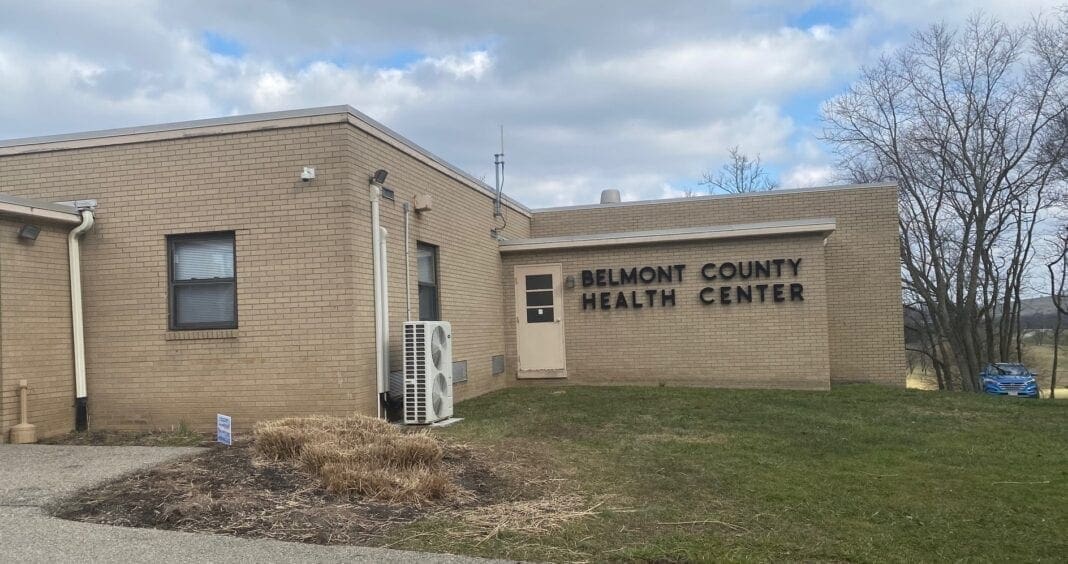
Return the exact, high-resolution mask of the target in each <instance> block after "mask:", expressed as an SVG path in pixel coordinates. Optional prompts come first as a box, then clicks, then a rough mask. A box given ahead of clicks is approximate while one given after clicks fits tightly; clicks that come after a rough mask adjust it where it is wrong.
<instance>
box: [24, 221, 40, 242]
mask: <svg viewBox="0 0 1068 564" xmlns="http://www.w3.org/2000/svg"><path fill="white" fill-rule="evenodd" d="M40 234H41V228H40V227H37V226H36V225H30V224H28V223H27V224H26V225H23V226H22V227H19V239H23V240H25V241H36V240H37V236H38V235H40Z"/></svg>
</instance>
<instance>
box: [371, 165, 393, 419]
mask: <svg viewBox="0 0 1068 564" xmlns="http://www.w3.org/2000/svg"><path fill="white" fill-rule="evenodd" d="M381 196H382V187H381V186H380V185H378V184H376V183H375V182H374V181H372V182H371V262H372V264H371V269H372V271H373V273H374V294H375V373H376V376H377V377H378V397H377V398H376V402H377V404H378V417H379V419H382V418H383V415H384V414H383V412H382V401H383V398H384V394H385V393H386V390H387V388H388V384H387V382H388V379H389V374H388V373H386V363H387V361H388V357H386V355H384V354H383V351H388V349H387V348H386V347H387V346H388V345H387V344H386V334H385V327H386V312H385V308H386V301H385V296H384V293H385V288H384V284H383V283H382V281H383V277H382V262H383V261H382V225H381V220H380V217H379V201H380V199H381Z"/></svg>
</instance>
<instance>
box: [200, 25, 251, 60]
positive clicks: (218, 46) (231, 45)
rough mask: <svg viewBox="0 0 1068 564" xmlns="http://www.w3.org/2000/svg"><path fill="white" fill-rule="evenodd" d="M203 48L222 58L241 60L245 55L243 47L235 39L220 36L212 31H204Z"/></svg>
mask: <svg viewBox="0 0 1068 564" xmlns="http://www.w3.org/2000/svg"><path fill="white" fill-rule="evenodd" d="M202 35H203V40H204V46H205V47H207V48H208V51H211V52H212V53H215V54H216V55H222V56H224V57H233V58H235V59H239V58H241V57H242V56H243V55H244V54H245V46H244V45H242V44H241V43H240V42H238V41H237V40H236V39H232V38H230V37H226V36H225V35H220V34H218V33H215V32H214V31H205V32H204V33H203V34H202Z"/></svg>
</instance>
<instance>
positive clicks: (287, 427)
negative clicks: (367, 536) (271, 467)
mask: <svg viewBox="0 0 1068 564" xmlns="http://www.w3.org/2000/svg"><path fill="white" fill-rule="evenodd" d="M253 441H254V442H253V445H254V448H255V450H256V452H257V453H258V454H259V455H260V456H263V457H265V458H268V459H270V460H276V461H288V462H291V463H294V464H297V465H299V466H300V467H302V468H304V469H305V470H306V471H308V472H309V473H311V474H313V475H315V476H316V477H317V478H319V479H320V480H321V481H322V482H323V485H324V486H325V487H326V489H327V490H329V491H331V492H333V493H336V494H341V495H353V496H359V497H362V498H367V499H374V500H379V501H394V502H411V503H425V502H429V501H435V500H445V499H455V498H457V497H460V496H462V495H464V493H465V492H464V491H463V489H462V488H460V487H459V486H457V485H456V484H455V483H454V481H453V480H452V477H451V475H450V474H449V472H448V471H447V469H446V468H445V466H444V465H443V464H442V459H443V456H444V452H443V450H442V447H441V444H440V443H439V442H438V441H436V440H435V439H433V438H432V437H430V436H429V435H427V434H426V433H410V432H405V431H403V430H401V429H399V428H398V427H396V426H394V425H391V424H389V423H387V422H386V421H382V420H381V419H373V418H370V417H364V416H360V415H357V416H353V417H324V416H316V417H288V418H285V419H279V420H276V421H265V422H262V423H259V424H257V425H256V427H255V429H254V430H253Z"/></svg>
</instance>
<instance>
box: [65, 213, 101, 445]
mask: <svg viewBox="0 0 1068 564" xmlns="http://www.w3.org/2000/svg"><path fill="white" fill-rule="evenodd" d="M81 216H82V222H81V225H79V226H77V227H75V228H74V229H72V230H71V231H70V233H69V234H68V235H67V258H68V259H69V261H70V320H71V328H72V329H73V337H74V427H75V429H77V430H79V431H85V430H87V429H88V428H89V398H88V394H87V391H86V385H85V328H84V316H83V312H82V259H81V244H80V241H79V238H80V237H81V236H82V235H83V234H85V232H86V231H89V230H90V229H92V227H93V222H94V217H93V212H92V211H91V210H81Z"/></svg>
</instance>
